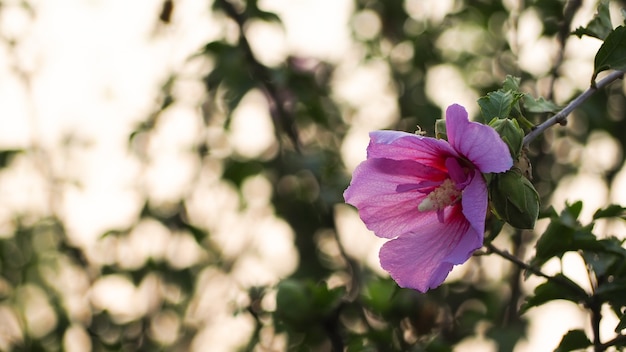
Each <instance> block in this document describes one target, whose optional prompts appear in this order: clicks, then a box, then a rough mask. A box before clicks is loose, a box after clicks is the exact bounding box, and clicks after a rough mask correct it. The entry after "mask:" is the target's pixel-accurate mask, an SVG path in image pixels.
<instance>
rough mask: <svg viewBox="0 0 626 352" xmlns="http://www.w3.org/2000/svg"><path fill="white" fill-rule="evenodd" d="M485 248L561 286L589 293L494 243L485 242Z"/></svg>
mask: <svg viewBox="0 0 626 352" xmlns="http://www.w3.org/2000/svg"><path fill="white" fill-rule="evenodd" d="M485 248H487V251H488V252H491V253H495V254H497V255H499V256H501V257H502V258H504V259H506V260H508V261H510V262H512V263H513V264H515V265H517V266H518V267H520V268H522V269H524V270H526V271H528V272H531V273H533V274H535V275H537V276H541V277H543V278H545V279H546V280H548V281H551V282H553V283H555V284H559V285H561V286H565V287H567V288H569V289H571V290H574V291H575V292H579V293H582V294H585V295H586V294H587V293H586V292H584V291H581V290H582V289H581V288H580V287H578V286H577V285H575V284H572V283H571V282H570V281H567V280H562V278H561V277H554V276H550V275H548V274H546V273H544V272H543V271H541V270H539V269H537V268H535V267H534V266H530V265H528V264H526V263H525V262H523V261H522V260H521V259H519V258H518V257H516V256H514V255H512V254H511V253H509V252H507V251H503V250H501V249H499V248H497V247H495V246H494V245H493V244H492V243H486V244H485Z"/></svg>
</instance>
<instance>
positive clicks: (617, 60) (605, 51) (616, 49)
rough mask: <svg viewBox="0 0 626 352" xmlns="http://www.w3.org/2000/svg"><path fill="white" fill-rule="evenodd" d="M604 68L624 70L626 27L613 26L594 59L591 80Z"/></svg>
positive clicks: (625, 65) (625, 62)
mask: <svg viewBox="0 0 626 352" xmlns="http://www.w3.org/2000/svg"><path fill="white" fill-rule="evenodd" d="M606 70H619V71H625V70H626V27H623V26H619V27H617V28H615V29H614V30H613V31H612V32H611V33H609V35H608V36H607V37H606V39H605V40H604V43H602V46H601V47H600V49H599V50H598V53H597V54H596V57H595V59H594V72H593V76H592V77H591V82H595V80H596V76H598V73H600V72H602V71H606Z"/></svg>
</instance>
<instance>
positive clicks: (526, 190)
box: [489, 170, 539, 229]
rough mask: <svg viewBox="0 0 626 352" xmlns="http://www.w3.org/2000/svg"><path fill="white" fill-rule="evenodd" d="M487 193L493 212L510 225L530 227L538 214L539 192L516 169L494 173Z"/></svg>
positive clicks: (523, 227) (521, 227)
mask: <svg viewBox="0 0 626 352" xmlns="http://www.w3.org/2000/svg"><path fill="white" fill-rule="evenodd" d="M489 195H490V199H491V205H492V209H493V210H494V213H496V215H497V216H498V217H500V218H501V219H502V220H504V221H506V222H508V223H509V224H510V225H511V226H513V227H517V228H519V229H532V228H534V227H535V221H537V217H538V216H539V194H537V191H536V190H535V187H534V186H533V185H532V183H530V181H529V180H528V179H527V178H526V177H524V176H523V175H522V174H521V173H520V172H519V171H517V170H509V171H507V172H505V173H503V174H495V175H494V178H493V181H492V182H491V185H490V189H489Z"/></svg>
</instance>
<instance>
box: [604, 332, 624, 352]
mask: <svg viewBox="0 0 626 352" xmlns="http://www.w3.org/2000/svg"><path fill="white" fill-rule="evenodd" d="M624 344H626V335H621V334H620V335H617V336H616V337H615V338H614V339H612V340H610V341H607V342H605V343H603V344H602V348H604V349H605V350H606V349H608V348H609V347H611V346H623V345H624Z"/></svg>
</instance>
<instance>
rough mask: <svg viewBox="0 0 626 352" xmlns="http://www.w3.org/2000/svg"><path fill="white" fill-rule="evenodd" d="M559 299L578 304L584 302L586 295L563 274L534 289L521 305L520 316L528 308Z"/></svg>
mask: <svg viewBox="0 0 626 352" xmlns="http://www.w3.org/2000/svg"><path fill="white" fill-rule="evenodd" d="M560 299H562V300H566V301H570V302H574V303H576V304H578V303H581V302H584V301H585V300H586V299H587V295H586V293H585V290H583V289H582V288H581V287H580V286H578V284H576V283H575V282H574V281H572V280H570V279H569V278H568V277H567V276H565V275H563V274H558V275H556V276H554V278H553V279H551V280H548V281H546V282H544V283H543V284H541V285H539V286H537V287H536V288H535V291H534V292H533V295H532V296H529V297H528V298H527V299H526V302H524V304H522V306H521V308H520V314H524V313H525V312H526V311H528V310H529V309H530V308H533V307H538V306H540V305H542V304H545V303H548V302H550V301H554V300H560Z"/></svg>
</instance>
